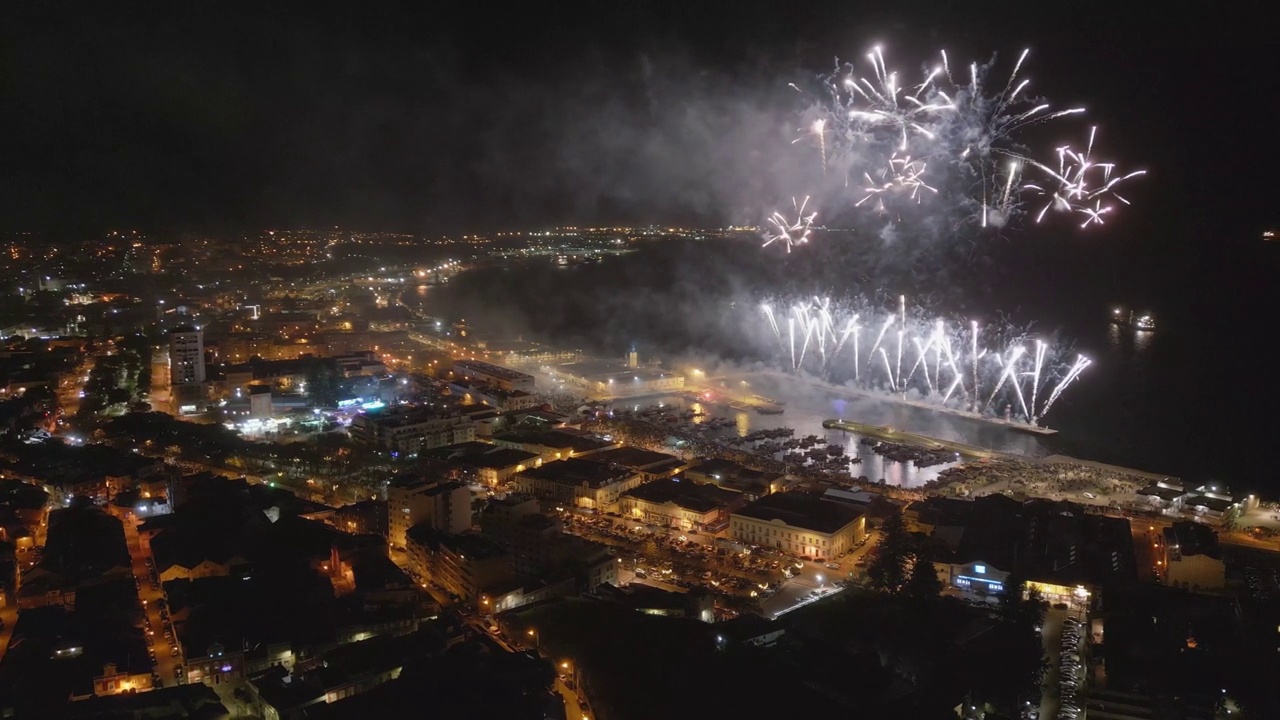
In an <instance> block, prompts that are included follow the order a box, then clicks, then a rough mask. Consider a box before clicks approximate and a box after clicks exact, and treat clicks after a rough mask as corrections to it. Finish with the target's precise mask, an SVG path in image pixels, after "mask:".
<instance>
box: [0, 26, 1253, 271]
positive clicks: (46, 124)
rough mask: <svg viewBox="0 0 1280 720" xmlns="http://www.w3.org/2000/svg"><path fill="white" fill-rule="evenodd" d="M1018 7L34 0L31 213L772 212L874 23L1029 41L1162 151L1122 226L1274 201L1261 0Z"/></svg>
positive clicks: (19, 172)
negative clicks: (795, 150) (332, 10)
mask: <svg viewBox="0 0 1280 720" xmlns="http://www.w3.org/2000/svg"><path fill="white" fill-rule="evenodd" d="M999 5H1002V6H1006V7H1009V8H1010V9H1008V10H1004V11H1001V10H1000V9H999V8H998V7H994V6H987V7H985V8H984V9H985V10H986V11H987V12H984V13H978V12H977V11H974V10H966V8H965V6H964V5H963V4H960V3H950V4H947V6H945V7H943V8H941V9H931V10H912V9H911V8H909V7H904V6H902V5H901V4H899V5H897V6H895V8H894V9H893V10H885V9H883V8H879V7H875V6H871V7H869V8H868V7H856V6H849V5H847V4H846V5H840V6H838V7H836V8H830V7H826V6H824V4H819V3H799V4H796V3H792V4H789V5H788V6H787V7H786V8H785V9H784V10H782V11H778V10H776V9H772V8H771V7H769V4H766V3H747V4H734V5H732V7H731V8H730V7H729V6H722V7H721V8H699V9H693V10H679V11H677V10H671V9H667V8H666V6H665V5H664V4H657V5H652V4H642V3H624V4H622V5H621V6H619V7H618V8H616V9H615V11H614V12H610V13H599V12H574V11H573V8H569V9H563V8H561V9H560V10H559V11H558V13H557V12H552V13H544V12H537V11H535V10H533V9H531V8H524V9H521V10H517V11H514V12H508V13H502V14H498V15H494V16H493V17H459V18H457V19H455V20H453V21H452V22H451V21H450V20H449V19H446V18H437V17H433V16H431V15H430V14H427V13H423V12H421V11H417V12H415V11H413V9H411V8H410V6H408V5H403V6H401V4H399V3H375V5H374V7H373V8H371V9H369V10H368V11H367V12H362V13H361V14H359V15H358V16H356V15H352V16H349V17H348V16H345V15H341V14H327V13H324V12H322V11H314V12H310V13H307V14H305V15H302V14H294V13H291V12H289V11H288V10H287V9H285V8H283V7H273V6H267V7H257V6H255V7H253V8H251V9H249V10H244V11H241V12H233V11H230V10H227V9H225V7H224V6H219V7H211V6H208V7H198V8H196V9H194V10H192V9H190V8H183V9H181V10H178V9H174V8H170V7H165V8H163V9H161V10H160V11H159V12H143V11H141V10H133V9H130V10H126V11H120V10H117V9H107V8H103V7H101V6H98V5H90V4H85V5H82V6H78V7H75V6H73V7H72V8H67V7H65V6H56V7H55V6H50V5H45V4H36V3H27V4H25V5H22V6H20V7H16V8H14V7H11V8H10V9H9V12H8V13H7V14H8V15H9V17H8V21H7V22H6V23H5V27H6V29H7V31H6V32H5V40H4V44H5V46H6V47H7V49H8V51H9V52H8V55H9V56H10V58H11V63H9V64H8V68H7V69H8V72H7V73H6V76H7V77H6V80H7V82H6V83H5V87H6V90H5V94H6V95H7V96H8V102H6V103H5V107H6V108H7V110H6V114H7V115H8V118H7V119H8V122H7V123H6V124H7V125H8V127H9V128H10V130H9V132H7V133H5V138H6V140H7V142H6V145H7V146H8V147H7V148H6V152H5V157H6V165H7V167H6V171H5V172H4V173H3V177H4V187H3V188H2V189H3V193H2V194H3V197H4V201H3V202H4V204H3V206H2V209H3V216H4V218H5V220H4V225H5V226H7V229H9V230H10V231H13V232H32V233H37V234H41V235H47V236H54V237H83V236H93V234H94V233H96V232H99V231H102V230H106V229H110V228H142V229H148V230H152V231H163V232H168V233H172V232H181V231H194V232H203V233H225V232H246V231H251V230H260V229H267V228H296V227H303V226H306V227H312V228H322V227H329V226H335V225H337V226H341V227H344V228H352V229H360V230H369V231H395V232H405V233H411V234H422V235H447V234H459V233H468V232H481V233H483V232H496V231H502V230H516V229H524V228H527V229H539V228H545V227H553V226H561V225H590V224H608V225H615V224H642V225H647V224H650V223H658V224H679V223H686V224H696V225H701V226H721V225H727V224H733V223H740V224H745V223H758V222H759V221H760V220H762V219H763V215H764V213H765V212H766V211H767V210H769V209H770V208H769V205H770V204H771V203H773V202H775V200H774V199H775V198H777V197H778V195H779V193H780V192H782V191H783V189H781V188H778V187H775V185H776V184H777V182H775V178H772V177H770V170H769V164H768V162H769V160H768V158H769V157H770V156H772V154H774V153H786V152H790V151H791V149H790V148H786V147H783V146H784V145H786V144H787V143H788V141H789V139H790V137H793V136H794V128H791V127H788V126H789V125H793V124H795V118H796V115H797V113H798V110H799V109H801V105H799V104H797V103H796V102H795V97H794V93H792V92H791V91H790V90H789V89H788V87H787V83H788V82H799V83H804V82H806V81H810V80H812V79H813V78H814V77H815V76H816V75H818V74H820V73H822V72H825V71H827V70H829V68H830V66H831V58H832V57H835V56H838V57H841V58H857V57H858V56H860V55H861V53H862V52H864V51H865V49H866V48H868V47H869V46H870V45H871V44H872V43H874V42H880V43H883V44H884V46H885V48H886V52H887V53H889V54H890V56H891V57H892V58H893V59H894V61H895V62H896V63H897V64H898V65H899V66H901V67H904V68H912V67H915V66H916V65H918V63H920V62H924V61H925V60H926V59H928V57H929V56H931V54H932V53H933V52H935V51H936V49H937V48H941V47H945V48H947V49H948V50H949V51H950V52H951V53H952V55H953V56H954V57H958V58H960V57H963V58H975V59H979V60H983V59H988V58H990V57H992V56H993V55H994V56H995V57H996V58H997V61H998V62H999V61H1003V62H1006V63H1007V62H1010V61H1011V60H1012V58H1014V57H1016V54H1017V53H1018V52H1020V51H1021V49H1022V48H1023V47H1030V48H1031V50H1032V54H1031V56H1030V58H1029V59H1028V64H1027V68H1028V70H1027V72H1026V75H1027V76H1028V77H1031V78H1032V79H1033V81H1034V85H1033V87H1034V88H1035V89H1036V90H1037V91H1039V92H1042V93H1044V94H1045V95H1046V96H1047V97H1049V98H1050V99H1052V100H1053V101H1054V102H1055V103H1056V104H1057V105H1059V106H1070V105H1076V104H1083V105H1085V106H1087V107H1088V109H1089V115H1088V117H1089V120H1088V123H1096V124H1097V125H1099V127H1100V133H1101V134H1100V140H1101V144H1103V146H1104V147H1105V148H1106V152H1107V155H1108V156H1110V157H1114V158H1115V159H1117V160H1119V161H1120V162H1122V163H1123V164H1124V165H1125V166H1127V167H1136V166H1141V167H1147V168H1149V169H1150V171H1151V172H1150V176H1149V177H1148V178H1146V179H1145V180H1144V182H1143V183H1142V186H1141V187H1138V188H1135V189H1133V190H1132V191H1131V193H1132V198H1131V199H1132V200H1133V201H1134V206H1133V207H1128V208H1124V211H1123V213H1122V214H1121V215H1120V216H1117V219H1116V220H1115V221H1114V222H1113V223H1112V224H1113V225H1114V227H1112V228H1102V229H1100V230H1095V234H1097V235H1101V236H1109V237H1107V240H1106V241H1107V242H1115V241H1116V236H1117V235H1121V234H1123V235H1125V236H1130V235H1135V234H1141V235H1143V236H1145V237H1146V239H1145V240H1142V239H1139V242H1140V243H1141V245H1142V246H1144V247H1143V249H1144V250H1149V251H1154V252H1160V249H1161V248H1163V250H1164V251H1166V252H1167V251H1169V250H1184V249H1185V250H1205V249H1208V248H1206V247H1204V245H1203V243H1205V242H1206V240H1204V239H1203V238H1202V237H1196V236H1195V235H1194V233H1195V232H1200V233H1203V232H1206V231H1208V230H1209V229H1210V228H1212V229H1213V232H1214V234H1215V235H1216V236H1217V237H1216V238H1214V239H1213V241H1212V242H1213V244H1215V245H1217V246H1219V247H1221V243H1223V242H1224V239H1227V238H1230V239H1231V240H1233V241H1235V242H1242V243H1251V242H1256V241H1257V234H1258V233H1259V232H1261V230H1262V229H1264V228H1266V227H1268V226H1269V225H1270V224H1271V223H1272V222H1274V221H1273V215H1272V209H1271V208H1270V207H1268V203H1269V199H1270V193H1268V192H1267V191H1266V190H1267V187H1268V184H1267V182H1266V176H1267V173H1266V170H1267V166H1268V158H1271V157H1274V156H1275V155H1276V154H1277V153H1276V152H1275V151H1276V150H1277V147H1276V139H1275V134H1274V133H1273V132H1271V131H1270V129H1269V128H1268V127H1267V125H1266V123H1267V122H1268V121H1267V119H1266V116H1265V114H1264V113H1262V112H1260V111H1259V108H1258V106H1257V105H1256V104H1254V103H1253V102H1252V99H1253V98H1266V97H1268V96H1271V95H1273V94H1274V92H1273V91H1274V89H1275V88H1276V78H1275V77H1274V75H1273V74H1264V73H1262V72H1260V70H1261V68H1263V67H1265V66H1266V59H1267V56H1268V54H1267V44H1266V42H1264V41H1263V40H1264V38H1263V37H1262V35H1263V31H1264V28H1265V27H1266V23H1265V22H1263V21H1262V18H1263V17H1264V15H1262V14H1261V13H1262V10H1261V8H1262V4H1261V3H1249V4H1247V5H1245V7H1244V8H1243V9H1239V8H1237V9H1236V11H1235V12H1234V13H1233V14H1231V15H1227V14H1224V13H1221V12H1210V11H1208V10H1205V11H1202V12H1197V11H1182V12H1168V13H1162V14H1161V15H1160V16H1150V15H1148V14H1145V13H1137V12H1132V11H1119V12H1110V8H1108V7H1107V6H1104V5H1102V4H1100V3H1088V5H1090V6H1093V8H1088V9H1081V8H1080V7H1075V8H1071V9H1063V8H1038V7H1037V8H1029V7H1027V6H1025V5H1012V4H1004V3H1001V4H999ZM993 8H994V9H993ZM149 10H150V9H149ZM1251 13H1257V14H1253V15H1251ZM1255 34H1256V36H1257V38H1258V40H1259V42H1250V40H1249V38H1250V37H1251V36H1255ZM1056 140H1057V138H1049V139H1046V143H1052V142H1055V141H1056ZM774 142H776V143H777V145H778V146H777V147H763V148H762V147H758V146H759V145H761V144H772V143H774ZM751 153H764V154H763V155H761V156H760V158H754V157H744V154H747V155H750V154H751ZM757 159H758V160H759V164H758V165H757V164H756V163H755V162H754V161H755V160H757ZM756 167H759V168H760V170H759V171H758V172H756V171H755V168H756ZM1039 232H1040V231H1039V230H1038V229H1032V230H1026V231H1023V232H1021V233H1020V234H1024V235H1027V236H1028V237H1034V236H1035V235H1036V234H1038V233H1039ZM1152 236H1156V237H1155V238H1153V237H1152ZM1144 254H1145V253H1144Z"/></svg>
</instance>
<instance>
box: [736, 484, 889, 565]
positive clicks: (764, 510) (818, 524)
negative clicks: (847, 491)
mask: <svg viewBox="0 0 1280 720" xmlns="http://www.w3.org/2000/svg"><path fill="white" fill-rule="evenodd" d="M729 528H730V534H731V537H732V538H733V539H734V540H737V541H738V542H740V543H744V544H746V545H756V546H760V547H770V548H776V549H778V550H783V551H786V552H788V553H791V554H793V555H801V556H807V557H812V558H832V557H836V556H838V555H839V554H840V553H843V552H845V551H846V550H849V549H851V548H853V547H854V546H855V545H856V544H857V543H859V542H861V541H862V539H863V538H865V537H866V536H867V517H866V515H865V514H864V513H863V511H862V509H861V508H856V507H852V506H848V505H842V504H837V503H833V502H827V501H825V500H822V499H821V498H820V497H818V496H817V495H809V494H806V493H800V492H782V493H774V494H772V495H766V496H764V497H762V498H760V499H759V500H756V501H755V502H753V503H751V504H750V505H747V506H746V507H744V508H742V509H740V510H738V511H737V512H735V513H733V514H732V515H731V516H730V524H729Z"/></svg>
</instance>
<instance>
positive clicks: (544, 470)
mask: <svg viewBox="0 0 1280 720" xmlns="http://www.w3.org/2000/svg"><path fill="white" fill-rule="evenodd" d="M522 474H523V475H524V476H525V477H529V478H533V479H536V480H544V481H548V482H553V483H557V484H560V485H587V486H589V487H600V486H602V485H608V484H610V483H614V482H619V481H621V480H624V479H626V478H628V477H631V476H632V475H633V474H634V471H633V470H631V469H630V468H624V467H621V466H618V465H610V464H608V463H602V462H596V461H595V460H588V459H585V458H569V459H568V460H557V461H555V462H549V463H546V464H545V465H543V466H542V467H537V468H529V469H527V470H525V471H523V473H522Z"/></svg>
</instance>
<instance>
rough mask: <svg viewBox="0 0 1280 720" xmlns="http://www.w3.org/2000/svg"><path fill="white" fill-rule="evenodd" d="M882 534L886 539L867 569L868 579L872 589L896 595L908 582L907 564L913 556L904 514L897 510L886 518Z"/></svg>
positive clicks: (881, 543)
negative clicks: (903, 518) (903, 517)
mask: <svg viewBox="0 0 1280 720" xmlns="http://www.w3.org/2000/svg"><path fill="white" fill-rule="evenodd" d="M881 532H883V533H884V538H883V539H882V540H881V541H880V546H879V547H878V548H876V554H875V558H873V559H872V560H871V565H870V567H868V568H867V577H868V578H870V580H871V587H873V588H876V589H877V590H884V591H886V592H891V593H896V592H898V591H899V590H901V589H902V586H903V585H904V584H906V582H907V562H908V561H909V560H910V558H911V554H912V552H911V536H910V535H908V534H907V526H906V523H904V522H903V520H902V512H901V511H898V510H895V511H894V512H893V513H891V514H890V515H889V516H888V517H887V518H885V520H884V526H883V527H882V528H881Z"/></svg>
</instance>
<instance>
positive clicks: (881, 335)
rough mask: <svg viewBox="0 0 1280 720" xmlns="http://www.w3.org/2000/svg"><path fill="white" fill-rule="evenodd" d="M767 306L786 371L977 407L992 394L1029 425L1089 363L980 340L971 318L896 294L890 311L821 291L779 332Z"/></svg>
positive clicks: (1015, 341) (986, 408)
mask: <svg viewBox="0 0 1280 720" xmlns="http://www.w3.org/2000/svg"><path fill="white" fill-rule="evenodd" d="M773 307H774V305H773V304H771V303H765V304H762V305H761V313H762V315H763V316H764V318H765V326H766V328H767V329H768V333H769V334H770V335H772V336H773V337H774V338H775V340H776V341H777V342H778V344H779V346H780V348H781V349H782V350H783V351H784V352H787V353H788V354H789V358H790V363H791V368H792V370H793V371H796V372H806V373H809V372H811V373H816V374H819V375H822V376H825V377H827V378H829V379H833V380H842V379H843V380H851V381H852V382H854V383H856V384H858V385H860V386H863V387H867V388H872V389H874V388H880V389H881V390H884V391H887V392H890V393H893V394H895V395H902V396H905V395H906V394H908V393H911V394H912V395H913V396H918V397H919V398H920V399H923V400H928V401H932V402H936V403H938V404H941V405H948V406H952V407H955V408H957V409H965V410H968V411H970V412H974V413H979V414H993V411H992V408H993V406H995V404H996V401H997V400H998V399H1000V398H1005V400H1003V401H1001V404H1000V406H998V407H1006V406H1007V407H1009V408H1010V410H1011V412H1013V416H1014V417H1015V418H1016V419H1018V420H1020V421H1022V422H1026V423H1029V424H1032V425H1035V424H1038V423H1039V422H1040V420H1041V419H1042V418H1043V417H1044V416H1045V415H1046V414H1047V413H1048V412H1049V410H1050V409H1051V408H1052V407H1053V406H1054V404H1055V403H1056V402H1057V400H1058V398H1059V397H1061V395H1062V392H1063V391H1064V390H1066V388H1067V387H1068V386H1070V385H1071V384H1073V383H1074V382H1075V381H1076V380H1077V379H1078V378H1079V377H1080V375H1081V374H1082V373H1083V372H1084V371H1085V370H1086V369H1087V368H1088V367H1089V365H1090V364H1091V361H1090V360H1088V359H1087V358H1085V357H1083V356H1079V355H1077V356H1076V357H1075V359H1074V361H1073V362H1072V363H1071V364H1068V363H1066V362H1065V361H1064V360H1062V359H1061V358H1062V357H1063V356H1064V355H1065V353H1064V352H1062V351H1060V350H1058V349H1057V348H1055V347H1054V346H1053V345H1051V344H1050V343H1049V342H1047V341H1046V340H1044V339H1041V338H1029V337H1026V336H1025V335H1023V334H1020V333H1013V334H1012V337H1011V339H1009V340H1007V341H1005V342H1004V343H1003V344H1002V346H1000V347H994V348H993V347H987V346H984V345H983V344H982V342H981V339H982V336H983V334H982V332H981V328H980V326H979V325H978V322H977V321H969V323H968V325H967V327H965V325H964V324H962V323H954V322H950V321H948V320H947V319H946V318H937V317H935V318H927V317H925V316H924V314H923V313H922V312H921V311H920V310H919V309H913V308H909V307H908V305H907V303H906V298H905V296H899V297H898V307H897V308H895V309H894V311H892V312H883V311H881V312H876V311H875V310H874V309H869V308H868V307H867V306H866V303H861V304H859V303H852V304H839V303H834V302H832V301H831V299H830V298H823V297H816V298H811V299H808V300H804V301H799V302H792V303H790V305H789V310H788V311H787V315H786V321H787V332H786V335H785V336H784V335H783V333H782V332H781V329H780V323H779V322H778V317H777V315H776V314H775V312H774V310H773ZM877 315H878V316H879V319H878V322H879V328H878V331H877V333H876V336H875V340H874V342H872V343H871V345H870V348H869V349H868V350H867V352H866V353H865V354H863V352H862V346H861V342H860V331H861V329H862V328H863V325H862V324H861V322H860V320H862V319H863V318H866V319H868V320H870V321H871V322H872V323H875V322H877ZM891 331H892V335H891V334H890V332H891ZM1003 334H1004V335H1009V333H1007V332H1006V333H1003ZM988 335H989V336H990V337H1000V336H1001V335H1002V333H1000V332H991V333H988ZM811 350H812V351H811ZM962 367H963V368H965V370H961V368H962ZM1014 409H1016V412H1014ZM994 414H998V413H994Z"/></svg>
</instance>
